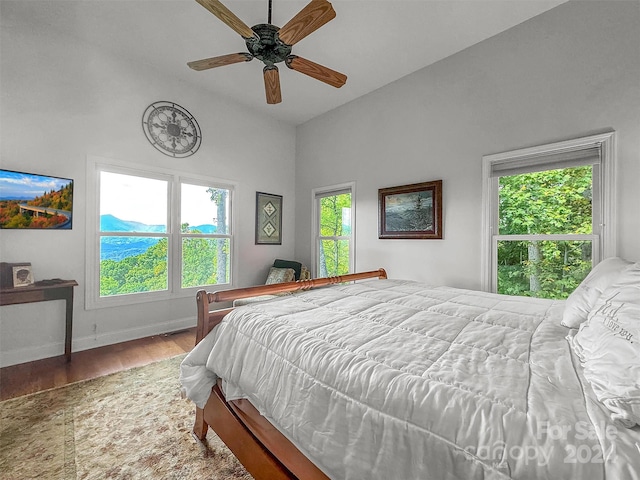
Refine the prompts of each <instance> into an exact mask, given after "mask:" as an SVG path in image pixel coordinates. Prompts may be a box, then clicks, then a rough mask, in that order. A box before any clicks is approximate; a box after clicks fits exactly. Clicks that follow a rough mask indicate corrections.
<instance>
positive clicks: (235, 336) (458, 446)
mask: <svg viewBox="0 0 640 480" xmlns="http://www.w3.org/2000/svg"><path fill="white" fill-rule="evenodd" d="M563 308H564V302H559V301H551V300H540V299H525V298H521V297H517V298H516V297H507V296H501V295H495V294H488V293H483V292H476V291H469V290H460V289H454V288H446V287H437V288H433V287H429V286H427V285H424V284H420V283H415V282H408V281H397V280H373V281H367V282H360V283H356V284H350V285H345V286H332V287H329V288H321V289H317V290H312V291H309V292H305V293H301V294H296V295H290V296H285V297H281V298H278V299H277V300H273V301H268V302H264V303H257V304H252V305H248V306H244V307H240V308H237V309H236V310H234V311H233V312H232V313H230V314H229V315H228V316H227V317H226V318H225V320H224V321H223V322H222V323H221V324H220V325H219V326H218V327H216V328H215V329H214V330H213V331H212V332H211V333H210V334H209V335H208V336H207V338H205V339H204V340H203V341H202V342H201V343H200V344H198V345H197V347H196V348H195V349H194V350H193V351H192V352H191V353H189V355H188V356H187V357H186V359H185V360H184V362H183V364H182V370H181V381H182V384H183V387H184V389H185V391H186V392H187V395H188V396H189V397H190V398H191V399H192V400H193V401H194V402H195V403H196V404H197V405H199V406H200V407H202V406H203V405H204V404H205V403H206V400H207V398H208V396H209V393H210V391H211V387H212V385H213V384H214V382H215V380H216V378H217V377H218V376H219V377H221V378H222V379H223V380H224V390H225V393H226V395H227V398H228V399H230V400H231V399H235V398H248V399H249V400H250V401H251V403H252V404H253V405H254V406H256V408H258V409H259V410H260V412H261V413H262V414H263V415H264V416H265V417H266V418H267V419H269V420H270V421H271V422H272V423H273V424H274V425H275V426H276V427H277V428H278V429H279V430H280V431H281V432H282V433H283V434H284V435H285V436H287V437H288V438H289V439H290V440H291V441H292V442H293V443H294V444H295V445H296V446H298V448H299V449H300V450H301V451H303V452H304V453H305V454H306V455H307V456H308V457H309V458H310V459H311V460H313V461H314V463H316V464H317V465H318V466H319V467H320V468H321V469H322V470H323V471H324V472H325V473H326V474H327V475H328V476H329V477H331V478H332V479H335V480H342V479H345V480H351V479H353V480H356V479H357V480H363V479H381V480H390V479H393V480H409V479H421V480H422V479H464V480H468V479H508V478H513V479H570V478H575V479H581V480H590V479H604V478H607V479H612V480H632V479H638V478H640V476H639V472H640V431H639V430H638V428H636V429H633V430H630V429H626V428H622V427H617V426H614V425H611V423H610V421H609V420H608V415H607V414H606V412H605V411H603V409H602V407H601V406H600V405H599V404H598V403H597V402H596V401H595V397H594V396H593V393H592V392H591V390H590V388H589V386H588V385H587V384H586V383H585V381H584V378H583V376H582V374H581V367H580V365H579V363H578V362H577V361H576V359H575V357H573V356H572V354H571V351H570V348H569V345H568V342H567V340H566V338H565V337H566V336H567V334H568V333H569V330H568V329H567V328H565V327H562V326H560V319H561V316H562V311H563Z"/></svg>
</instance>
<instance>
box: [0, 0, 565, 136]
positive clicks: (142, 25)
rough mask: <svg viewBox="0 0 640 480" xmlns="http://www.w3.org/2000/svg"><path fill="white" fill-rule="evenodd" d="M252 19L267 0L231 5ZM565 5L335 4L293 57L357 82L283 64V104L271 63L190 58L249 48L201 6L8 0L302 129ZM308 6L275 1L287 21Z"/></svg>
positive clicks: (275, 16)
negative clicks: (218, 63) (197, 63)
mask: <svg viewBox="0 0 640 480" xmlns="http://www.w3.org/2000/svg"><path fill="white" fill-rule="evenodd" d="M222 1H223V3H224V4H225V5H226V6H227V7H228V8H229V9H230V10H231V11H232V12H233V13H235V14H236V15H237V16H238V17H239V18H240V19H241V20H242V21H243V22H244V23H246V24H247V25H249V26H253V25H255V24H258V23H266V22H267V16H268V0H260V1H255V0H222ZM565 1H566V0H410V1H405V0H366V1H365V0H333V2H332V4H333V7H334V9H335V11H336V14H337V16H336V18H335V19H333V20H332V21H330V22H329V23H327V24H326V25H324V26H323V27H321V28H320V29H319V30H317V31H315V32H314V33H312V34H311V35H309V36H308V37H306V38H305V39H303V40H302V41H300V42H299V43H297V44H296V45H295V46H294V51H293V53H295V54H298V55H300V56H302V57H305V58H307V59H309V60H312V61H314V62H317V63H320V64H322V65H325V66H327V67H330V68H332V69H334V70H337V71H339V72H342V73H344V74H346V75H347V76H348V81H347V83H346V85H345V86H343V87H342V88H340V89H336V88H333V87H331V86H329V85H326V84H324V83H321V82H319V81H317V80H314V79H312V78H309V77H307V76H305V75H302V74H300V73H298V72H295V71H293V70H289V69H288V68H286V67H285V66H284V65H282V67H281V68H280V81H281V88H282V100H283V101H282V103H280V104H277V105H267V104H266V102H265V93H264V84H263V76H262V67H263V64H262V62H259V61H257V60H253V61H251V62H248V63H238V64H234V65H228V66H224V67H220V68H214V69H210V70H206V71H201V72H197V71H194V70H191V69H190V68H188V67H187V62H188V61H192V60H199V59H202V58H207V57H213V56H218V55H224V54H227V53H235V52H244V51H246V46H245V43H244V41H243V40H242V38H241V37H240V36H239V35H238V34H237V33H236V32H234V31H233V30H232V29H231V28H229V27H228V26H227V25H225V24H224V23H223V22H221V21H220V20H219V19H218V18H216V17H215V16H214V15H212V14H211V13H210V12H209V11H207V10H206V9H205V8H203V7H202V6H201V5H199V4H198V3H197V2H196V1H195V0H100V1H97V0H46V1H42V0H28V1H25V0H18V1H13V0H2V3H1V4H0V8H1V10H0V15H3V16H5V15H6V14H7V13H8V14H9V15H10V16H11V21H12V22H24V23H25V24H26V23H28V24H29V25H31V26H32V28H39V27H44V26H48V27H51V28H54V29H57V30H61V31H64V32H66V33H67V34H69V35H72V36H74V37H77V38H79V39H81V40H83V41H87V42H90V43H91V44H94V45H96V46H99V47H101V48H105V49H108V50H110V51H112V52H114V53H116V54H117V55H121V56H124V57H129V58H131V59H132V60H134V61H136V62H142V63H145V64H148V65H151V66H153V67H154V68H156V69H157V70H158V71H159V73H160V74H166V75H170V76H172V77H178V78H180V79H182V80H184V81H185V82H189V83H191V84H193V85H197V86H199V87H202V88H204V89H206V90H209V91H211V92H213V93H215V94H217V95H222V96H225V97H228V98H230V99H233V100H235V101H237V102H239V103H241V104H244V105H247V106H249V107H250V108H252V109H255V110H256V111H260V112H263V113H265V114H268V115H271V116H273V117H274V118H277V119H279V120H282V121H284V122H287V123H290V124H293V125H298V124H301V123H303V122H305V121H307V120H309V119H311V118H313V117H315V116H317V115H320V114H322V113H324V112H327V111H329V110H331V109H333V108H336V107H338V106H340V105H342V104H345V103H347V102H349V101H351V100H354V99H356V98H358V97H360V96H362V95H365V94H367V93H369V92H371V91H373V90H376V89H378V88H380V87H382V86H384V85H386V84H388V83H391V82H393V81H395V80H397V79H399V78H401V77H403V76H405V75H407V74H409V73H412V72H414V71H416V70H419V69H421V68H423V67H426V66H428V65H430V64H432V63H434V62H437V61H439V60H441V59H443V58H445V57H448V56H450V55H453V54H454V53H456V52H459V51H461V50H463V49H465V48H467V47H470V46H471V45H474V44H476V43H478V42H481V41H483V40H485V39H487V38H489V37H491V36H494V35H496V34H498V33H500V32H502V31H504V30H507V29H509V28H511V27H513V26H514V25H517V24H519V23H521V22H524V21H526V20H528V19H529V18H531V17H533V16H536V15H539V14H541V13H542V12H544V11H546V10H549V9H551V8H553V7H555V6H557V5H559V4H561V3H564V2H565ZM307 3H308V1H307V0H273V9H272V23H273V24H275V25H278V26H282V25H284V24H285V23H286V22H287V21H288V20H289V19H290V18H291V17H293V16H294V15H295V14H296V13H297V12H298V11H299V10H300V9H301V8H302V7H304V6H305V5H306V4H307Z"/></svg>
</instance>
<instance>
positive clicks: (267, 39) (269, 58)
mask: <svg viewBox="0 0 640 480" xmlns="http://www.w3.org/2000/svg"><path fill="white" fill-rule="evenodd" d="M251 30H253V31H254V32H256V34H257V35H258V37H260V39H259V40H258V39H256V38H255V37H254V38H248V39H245V40H246V44H247V49H248V50H249V53H251V55H253V56H254V57H255V58H257V59H258V60H260V61H262V62H264V64H265V65H266V66H267V67H269V66H273V65H274V64H276V63H280V62H284V61H285V60H286V58H287V57H288V56H289V55H291V45H287V44H285V43H283V42H282V41H281V40H280V39H279V38H278V36H277V33H278V30H280V27H276V26H275V25H272V24H270V23H260V24H258V25H254V26H253V27H251Z"/></svg>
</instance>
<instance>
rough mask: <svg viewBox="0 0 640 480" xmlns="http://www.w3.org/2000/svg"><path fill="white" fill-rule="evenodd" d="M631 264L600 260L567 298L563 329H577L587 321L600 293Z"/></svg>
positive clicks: (616, 259) (611, 258) (613, 259)
mask: <svg viewBox="0 0 640 480" xmlns="http://www.w3.org/2000/svg"><path fill="white" fill-rule="evenodd" d="M630 264H631V262H628V261H626V260H623V259H622V258H618V257H610V258H606V259H604V260H602V261H601V262H600V263H598V264H597V265H596V266H595V267H593V269H592V270H591V271H590V272H589V275H587V276H586V277H585V279H584V280H583V281H582V283H580V285H578V288H576V289H575V290H574V291H573V293H571V295H569V297H568V298H567V301H566V303H565V307H564V314H563V315H562V321H561V322H560V323H561V324H562V325H564V326H565V327H569V328H578V327H579V326H580V324H581V323H582V322H584V321H585V320H586V319H587V316H588V315H589V312H590V311H591V309H592V308H593V306H594V305H595V303H596V301H597V300H598V298H600V295H602V292H604V291H605V289H606V288H607V287H608V286H609V285H611V284H612V283H613V282H615V280H616V279H617V278H618V275H620V272H622V270H624V269H625V268H626V267H628V266H629V265H630Z"/></svg>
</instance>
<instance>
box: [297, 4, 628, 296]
mask: <svg viewBox="0 0 640 480" xmlns="http://www.w3.org/2000/svg"><path fill="white" fill-rule="evenodd" d="M639 46H640V3H638V1H637V0H636V1H613V2H612V1H581V0H577V1H573V2H569V3H567V4H563V5H561V6H559V7H556V8H555V9H553V10H551V11H549V12H546V13H544V14H542V15H540V16H538V17H535V18H533V19H531V20H529V21H527V22H525V23H523V24H520V25H518V26H516V27H514V28H512V29H510V30H508V31H506V32H504V33H502V34H500V35H497V36H495V37H493V38H490V39H488V40H486V41H484V42H482V43H480V44H477V45H475V46H473V47H470V48H468V49H466V50H464V51H462V52H460V53H458V54H456V55H453V56H451V57H449V58H447V59H444V60H442V61H440V62H438V63H436V64H434V65H432V66H429V67H427V68H424V69H422V70H420V71H418V72H416V73H414V74H411V75H409V76H407V77H404V78H402V79H400V80H398V81H396V82H394V83H392V84H390V85H387V86H385V87H383V88H381V89H379V90H377V91H375V92H373V93H371V94H369V95H367V96H365V97H361V98H359V99H357V100H355V101H353V102H351V103H349V104H347V105H345V106H343V107H341V108H338V109H335V110H333V111H331V112H328V113H326V114H325V115H323V116H321V117H318V118H315V119H313V120H311V121H309V122H307V123H306V124H304V125H302V126H299V127H298V129H297V135H296V148H297V158H296V195H297V197H296V258H298V259H300V260H302V261H305V262H308V263H311V250H310V249H311V238H310V237H311V223H310V222H311V219H310V212H311V190H312V189H313V188H316V187H322V186H324V185H332V184H338V183H343V182H347V181H355V182H356V184H357V186H356V191H357V195H356V202H357V212H356V218H357V220H356V221H357V226H356V270H358V271H362V270H369V269H375V268H378V267H384V268H386V269H387V272H388V273H389V275H390V276H391V277H395V278H407V279H415V280H422V281H427V282H431V283H433V284H448V285H453V286H459V287H465V288H480V281H481V278H480V276H481V273H480V254H481V252H480V243H481V242H480V240H481V237H480V228H481V205H480V202H481V194H482V185H481V161H482V156H483V155H486V154H491V153H498V152H503V151H508V150H512V149H517V148H523V147H529V146H534V145H539V144H545V143H551V142H555V141H560V140H566V139H570V138H574V137H580V136H586V135H590V134H594V133H600V132H602V131H607V130H609V129H613V130H615V131H616V132H617V140H618V144H617V145H618V164H617V171H618V182H617V193H618V198H619V204H618V208H619V210H618V225H619V229H618V254H619V255H621V256H623V257H625V258H628V259H632V260H640V241H638V239H639V238H640V215H638V210H639V209H640V189H639V188H638V181H639V180H640V83H639V81H640V53H639V50H638V49H639ZM381 68H383V67H381ZM347 73H348V72H347ZM345 88H348V84H347V87H345ZM437 179H442V180H443V196H444V198H443V200H444V202H443V203H444V239H443V240H379V239H378V231H377V228H378V227H377V225H378V219H377V216H378V199H377V193H378V189H379V188H383V187H390V186H397V185H404V184H409V183H417V182H422V181H430V180H437Z"/></svg>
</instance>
